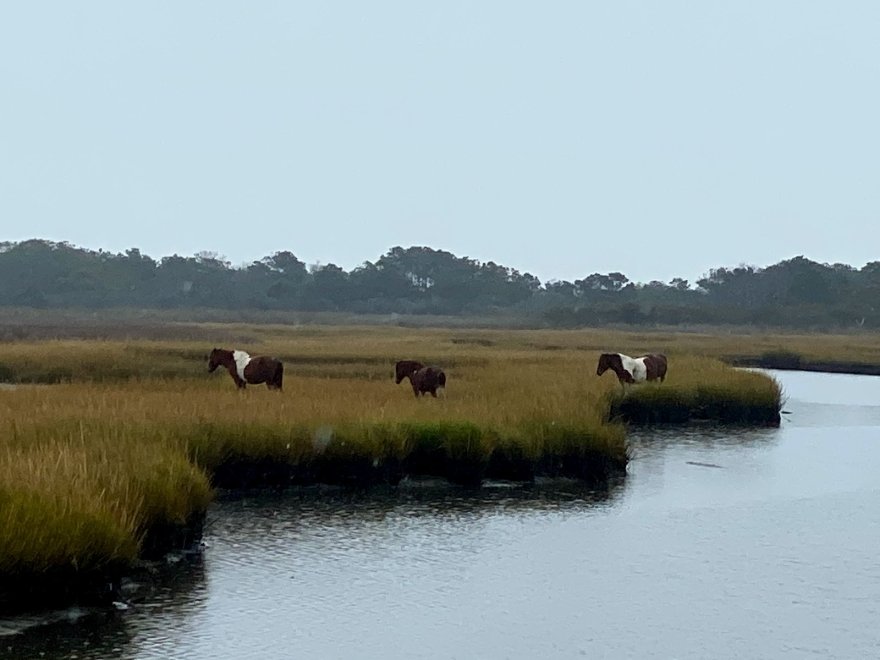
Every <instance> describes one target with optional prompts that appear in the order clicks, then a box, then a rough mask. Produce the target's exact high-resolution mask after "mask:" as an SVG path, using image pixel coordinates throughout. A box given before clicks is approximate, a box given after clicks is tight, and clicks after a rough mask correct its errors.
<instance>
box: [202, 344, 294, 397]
mask: <svg viewBox="0 0 880 660" xmlns="http://www.w3.org/2000/svg"><path fill="white" fill-rule="evenodd" d="M217 367H225V368H226V370H227V371H228V372H229V375H230V376H232V380H234V381H235V384H236V385H237V386H238V387H239V389H244V388H245V387H247V384H248V383H250V384H251V385H259V384H260V383H266V387H268V388H269V389H270V390H280V389H281V381H282V379H283V378H284V364H283V363H282V362H281V360H276V359H275V358H271V357H266V356H259V357H251V356H250V355H248V354H247V353H245V352H244V351H227V350H225V349H222V348H215V349H214V350H213V351H211V356H210V357H209V358H208V371H209V372H213V371H214V370H215V369H216V368H217Z"/></svg>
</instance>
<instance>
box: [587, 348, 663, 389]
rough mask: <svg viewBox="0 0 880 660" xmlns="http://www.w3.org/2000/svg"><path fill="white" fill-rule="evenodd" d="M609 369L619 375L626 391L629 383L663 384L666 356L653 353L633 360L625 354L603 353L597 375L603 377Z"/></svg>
mask: <svg viewBox="0 0 880 660" xmlns="http://www.w3.org/2000/svg"><path fill="white" fill-rule="evenodd" d="M608 369H611V371H613V372H614V373H616V374H617V379H618V380H619V381H620V385H621V386H622V387H624V389H626V387H625V386H626V384H627V383H644V382H645V381H647V380H659V381H660V382H661V383H662V382H663V380H664V379H665V378H666V356H665V355H662V354H661V353H652V354H650V355H643V356H642V357H637V358H631V357H630V356H629V355H624V354H623V353H602V355H600V356H599V366H598V367H597V368H596V375H597V376H601V375H602V374H604V373H605V372H606V371H607V370H608Z"/></svg>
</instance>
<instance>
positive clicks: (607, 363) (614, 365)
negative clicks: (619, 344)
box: [596, 353, 636, 383]
mask: <svg viewBox="0 0 880 660" xmlns="http://www.w3.org/2000/svg"><path fill="white" fill-rule="evenodd" d="M609 369H611V371H613V372H614V373H615V374H617V378H618V379H619V380H620V382H622V383H635V382H636V381H635V378H633V375H632V374H631V373H630V372H629V371H627V370H626V369H624V367H623V360H622V359H621V357H620V353H602V355H600V356H599V364H598V366H597V367H596V375H597V376H601V375H602V374H604V373H605V372H606V371H608V370H609Z"/></svg>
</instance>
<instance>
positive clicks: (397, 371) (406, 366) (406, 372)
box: [394, 360, 425, 385]
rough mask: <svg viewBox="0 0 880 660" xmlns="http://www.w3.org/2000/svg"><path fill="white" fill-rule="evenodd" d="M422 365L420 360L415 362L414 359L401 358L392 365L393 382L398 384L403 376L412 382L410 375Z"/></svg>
mask: <svg viewBox="0 0 880 660" xmlns="http://www.w3.org/2000/svg"><path fill="white" fill-rule="evenodd" d="M424 366H425V365H423V364H422V363H421V362H416V361H415V360H401V361H400V362H398V363H397V364H395V365H394V376H395V378H394V382H395V383H396V384H398V385H400V383H401V381H403V379H404V378H409V379H410V382H412V378H411V376H412V375H413V374H414V373H415V372H417V371H418V370H419V369H421V368H422V367H424Z"/></svg>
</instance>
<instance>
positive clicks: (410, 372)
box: [394, 360, 446, 397]
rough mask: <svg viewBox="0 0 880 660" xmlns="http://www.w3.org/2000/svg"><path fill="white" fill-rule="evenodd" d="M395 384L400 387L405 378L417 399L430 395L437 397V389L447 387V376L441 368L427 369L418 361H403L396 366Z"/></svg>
mask: <svg viewBox="0 0 880 660" xmlns="http://www.w3.org/2000/svg"><path fill="white" fill-rule="evenodd" d="M394 376H395V378H394V382H395V383H397V384H398V385H400V383H401V382H402V381H403V379H404V378H409V382H410V384H411V385H412V388H413V394H415V395H416V396H417V397H418V396H420V395H422V394H428V393H430V394H431V396H433V397H436V396H437V389H438V388H440V387H446V374H445V373H444V372H443V370H442V369H440V368H439V367H426V366H425V365H424V364H422V363H421V362H417V361H416V360H401V361H400V362H398V363H397V364H395V365H394Z"/></svg>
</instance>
